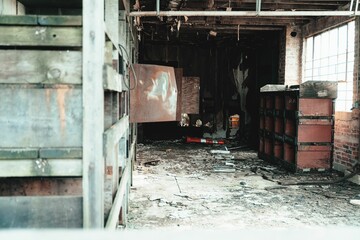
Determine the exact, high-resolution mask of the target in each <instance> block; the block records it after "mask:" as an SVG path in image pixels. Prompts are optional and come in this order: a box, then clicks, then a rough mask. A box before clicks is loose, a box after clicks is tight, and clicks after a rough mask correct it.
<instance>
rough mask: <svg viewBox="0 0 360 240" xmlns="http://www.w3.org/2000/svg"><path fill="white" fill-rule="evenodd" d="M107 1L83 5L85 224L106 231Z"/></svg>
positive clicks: (86, 2)
mask: <svg viewBox="0 0 360 240" xmlns="http://www.w3.org/2000/svg"><path fill="white" fill-rule="evenodd" d="M104 47H105V32H104V0H87V1H83V211H84V212H83V218H84V219H83V220H84V221H83V222H84V228H103V227H104V157H103V132H104V91H103V65H104Z"/></svg>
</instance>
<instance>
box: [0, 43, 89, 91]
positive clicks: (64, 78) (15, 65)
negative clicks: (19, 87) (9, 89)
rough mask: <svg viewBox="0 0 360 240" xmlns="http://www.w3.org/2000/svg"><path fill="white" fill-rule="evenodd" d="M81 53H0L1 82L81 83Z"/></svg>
mask: <svg viewBox="0 0 360 240" xmlns="http://www.w3.org/2000/svg"><path fill="white" fill-rule="evenodd" d="M81 57H82V55H81V52H80V51H69V50H67V51H57V50H54V51H33V50H20V49H17V50H0V62H1V65H2V68H3V69H6V71H0V84H1V83H16V84H19V83H35V84H38V83H40V84H81V83H82V76H81V69H82V65H81V60H82V59H81Z"/></svg>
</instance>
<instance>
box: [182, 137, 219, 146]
mask: <svg viewBox="0 0 360 240" xmlns="http://www.w3.org/2000/svg"><path fill="white" fill-rule="evenodd" d="M186 142H188V143H206V144H220V145H223V144H225V141H224V140H214V139H211V138H195V137H186Z"/></svg>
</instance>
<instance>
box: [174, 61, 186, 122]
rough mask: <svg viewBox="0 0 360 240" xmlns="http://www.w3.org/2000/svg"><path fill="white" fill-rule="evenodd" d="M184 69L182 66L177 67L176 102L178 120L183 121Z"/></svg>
mask: <svg viewBox="0 0 360 240" xmlns="http://www.w3.org/2000/svg"><path fill="white" fill-rule="evenodd" d="M183 74H184V71H183V69H182V68H175V78H176V86H177V90H178V94H177V104H176V121H181V102H182V78H183Z"/></svg>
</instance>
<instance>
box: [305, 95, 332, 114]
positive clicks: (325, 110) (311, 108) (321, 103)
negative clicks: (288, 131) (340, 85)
mask: <svg viewBox="0 0 360 240" xmlns="http://www.w3.org/2000/svg"><path fill="white" fill-rule="evenodd" d="M332 115H333V101H332V99H329V98H323V99H318V98H300V99H299V116H332Z"/></svg>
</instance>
